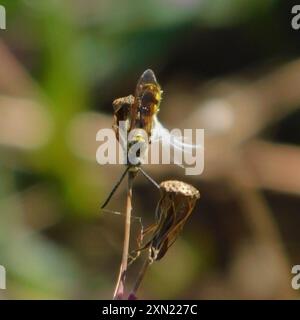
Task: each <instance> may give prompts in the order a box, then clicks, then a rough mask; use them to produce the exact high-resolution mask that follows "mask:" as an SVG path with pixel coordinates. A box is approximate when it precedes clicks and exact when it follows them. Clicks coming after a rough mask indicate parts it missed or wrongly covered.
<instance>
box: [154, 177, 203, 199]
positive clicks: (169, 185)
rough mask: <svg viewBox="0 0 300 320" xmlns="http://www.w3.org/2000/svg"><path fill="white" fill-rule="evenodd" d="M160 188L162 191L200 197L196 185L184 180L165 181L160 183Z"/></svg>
mask: <svg viewBox="0 0 300 320" xmlns="http://www.w3.org/2000/svg"><path fill="white" fill-rule="evenodd" d="M160 188H161V191H162V193H175V194H181V195H183V196H185V197H189V198H195V199H199V198H200V192H199V191H198V190H197V189H196V188H195V187H193V186H192V185H190V184H188V183H185V182H182V181H177V180H168V181H163V182H162V183H161V184H160Z"/></svg>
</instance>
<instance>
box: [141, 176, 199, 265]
mask: <svg viewBox="0 0 300 320" xmlns="http://www.w3.org/2000/svg"><path fill="white" fill-rule="evenodd" d="M160 191H161V197H160V200H159V202H158V205H157V209H156V223H155V224H154V225H152V226H150V228H149V230H153V232H152V238H151V240H150V241H148V243H147V244H146V245H144V247H143V248H144V249H145V248H149V260H150V261H155V260H160V259H161V258H162V257H163V256H164V255H165V254H166V252H167V251H168V249H169V248H170V247H171V246H172V244H173V243H174V242H175V241H176V239H177V237H178V235H179V233H180V232H181V230H182V229H183V227H184V225H185V223H186V221H187V219H188V218H189V216H190V215H191V213H192V211H193V209H194V207H195V204H196V201H197V199H198V198H200V193H199V191H198V190H197V189H196V188H194V187H193V186H191V185H189V184H187V183H185V182H182V181H176V180H169V181H163V182H162V183H161V184H160ZM146 233H147V232H146Z"/></svg>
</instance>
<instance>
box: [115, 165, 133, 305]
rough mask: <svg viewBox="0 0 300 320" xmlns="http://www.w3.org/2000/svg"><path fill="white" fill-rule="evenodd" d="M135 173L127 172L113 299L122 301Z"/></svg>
mask: <svg viewBox="0 0 300 320" xmlns="http://www.w3.org/2000/svg"><path fill="white" fill-rule="evenodd" d="M134 177H135V172H132V171H128V187H127V199H126V215H125V229H124V243H123V254H122V262H121V266H120V271H119V276H118V280H117V284H116V288H115V292H114V296H113V299H114V300H118V299H122V298H123V296H124V289H125V278H126V271H127V265H128V251H129V242H130V227H131V211H132V185H133V179H134Z"/></svg>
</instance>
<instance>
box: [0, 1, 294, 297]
mask: <svg viewBox="0 0 300 320" xmlns="http://www.w3.org/2000/svg"><path fill="white" fill-rule="evenodd" d="M1 4H2V5H5V7H6V10H7V30H6V31H0V264H2V265H3V266H5V267H6V270H7V290H0V297H1V298H2V299H7V298H12V299H25V298H26V299H45V298H49V299H105V298H106V299H110V298H111V297H112V292H113V289H114V283H115V281H116V277H117V273H118V269H119V263H120V260H121V249H122V240H123V221H124V216H122V215H117V214H114V213H112V212H111V213H109V212H106V213H101V212H100V205H101V203H102V202H103V199H104V198H105V197H106V196H107V195H108V193H109V192H110V190H111V188H112V187H113V185H114V183H115V182H116V181H117V180H118V178H119V177H120V175H121V173H122V171H123V167H122V166H112V165H107V166H100V165H98V164H97V163H96V160H95V154H96V149H97V147H98V146H99V143H97V142H96V139H95V137H96V132H97V131H98V130H99V129H100V128H110V127H111V124H112V106H111V102H112V100H113V99H115V98H117V97H120V96H125V95H128V94H129V93H132V92H133V90H134V88H135V84H136V81H137V79H138V78H139V76H140V74H141V73H142V72H143V71H144V70H145V69H147V68H152V69H153V70H154V71H155V73H156V74H157V77H158V80H159V82H160V84H161V85H162V87H163V90H164V100H163V102H162V105H161V112H160V119H161V121H162V122H163V123H164V125H165V126H166V127H168V128H174V127H176V128H204V129H205V170H204V173H203V174H202V175H200V176H185V175H184V171H183V170H182V169H181V168H178V167H175V166H172V165H170V166H166V165H164V166H149V167H147V168H146V169H147V172H148V173H149V174H151V176H152V177H153V178H154V179H155V180H157V181H162V180H166V179H179V180H184V181H186V182H189V183H192V184H193V185H195V186H196V187H197V188H198V189H199V190H200V193H201V199H200V201H199V202H198V204H197V207H196V209H195V211H194V212H193V215H192V216H191V218H190V220H189V221H188V223H187V225H186V227H185V229H184V231H183V233H182V235H181V236H180V238H179V239H178V241H177V242H176V243H175V245H174V246H173V247H172V248H171V249H170V250H169V252H168V254H167V255H166V256H165V258H164V259H163V260H162V261H160V262H157V263H155V264H153V266H151V269H150V270H149V272H148V274H147V276H146V279H145V281H144V283H143V285H142V287H141V290H140V292H139V297H140V298H151V299H152V298H153V299H159V298H162V299H168V298H176V299H179V298H192V299H231V298H237V299H246V298H254V299H264V298H270V299H279V298H283V299H289V298H291V299H293V298H297V297H299V292H297V291H295V290H293V289H292V288H291V278H292V274H291V268H292V266H293V265H295V264H300V233H299V225H300V197H299V196H300V147H299V146H300V130H299V129H300V109H299V108H300V41H299V36H300V33H299V32H300V31H293V30H292V28H291V18H292V16H291V13H290V12H291V7H292V4H291V2H289V1H286V0H264V1H261V0H251V1H244V0H213V1H212V0H153V1H150V0H145V1H138V0H133V1H109V0H85V1H84V0H72V1H71V0H64V1H59V0H45V1H38V0H1ZM125 186H126V185H125V184H123V185H122V187H121V188H120V189H119V191H118V192H117V193H116V195H115V197H114V199H113V200H112V202H111V203H110V204H109V209H111V210H115V211H119V212H123V211H124V203H125V189H126V187H125ZM157 200H158V194H157V191H156V190H155V189H154V188H153V186H151V184H149V182H147V181H145V179H143V178H142V177H140V178H138V179H137V181H136V183H135V186H134V211H133V214H134V215H135V216H136V217H142V220H143V223H144V224H145V225H147V224H148V223H150V222H151V221H153V217H154V208H155V205H156V202H157ZM132 223H133V233H132V247H133V248H134V246H135V237H136V235H137V233H138V230H139V227H140V225H139V219H137V218H133V220H132ZM138 267H139V262H137V263H136V265H135V266H133V267H132V268H131V269H130V276H129V279H128V285H129V287H130V284H131V282H132V279H133V278H134V276H135V275H136V272H137V270H138Z"/></svg>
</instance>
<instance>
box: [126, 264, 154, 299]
mask: <svg viewBox="0 0 300 320" xmlns="http://www.w3.org/2000/svg"><path fill="white" fill-rule="evenodd" d="M149 265H150V259H149V258H148V259H146V260H145V262H144V264H143V266H142V269H141V271H140V272H139V274H138V277H137V279H136V281H135V284H134V286H133V289H132V291H131V293H130V295H132V296H136V293H137V291H138V289H139V287H140V285H141V283H142V281H143V279H144V276H145V274H146V271H147V269H148V267H149Z"/></svg>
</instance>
